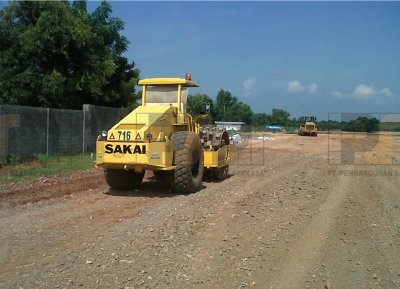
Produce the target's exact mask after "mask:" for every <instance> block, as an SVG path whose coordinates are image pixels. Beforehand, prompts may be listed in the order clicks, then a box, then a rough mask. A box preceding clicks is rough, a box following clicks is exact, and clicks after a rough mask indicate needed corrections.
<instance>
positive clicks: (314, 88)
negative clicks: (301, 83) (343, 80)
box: [308, 82, 318, 94]
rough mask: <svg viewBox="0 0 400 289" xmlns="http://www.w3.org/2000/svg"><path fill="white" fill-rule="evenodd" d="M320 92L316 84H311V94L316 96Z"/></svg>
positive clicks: (309, 88) (309, 89) (309, 90)
mask: <svg viewBox="0 0 400 289" xmlns="http://www.w3.org/2000/svg"><path fill="white" fill-rule="evenodd" d="M317 91H318V86H317V84H316V83H315V82H313V83H312V84H310V86H309V87H308V92H309V93H310V94H316V93H317Z"/></svg>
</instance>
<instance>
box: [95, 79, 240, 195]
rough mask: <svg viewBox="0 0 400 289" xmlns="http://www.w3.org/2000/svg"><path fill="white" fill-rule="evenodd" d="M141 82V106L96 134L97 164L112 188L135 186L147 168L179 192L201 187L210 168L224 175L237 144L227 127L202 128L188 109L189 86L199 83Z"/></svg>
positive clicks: (181, 80)
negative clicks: (230, 138) (224, 128)
mask: <svg viewBox="0 0 400 289" xmlns="http://www.w3.org/2000/svg"><path fill="white" fill-rule="evenodd" d="M139 85H141V86H142V87H143V90H142V105H140V106H139V107H137V108H136V109H135V110H133V111H132V112H131V113H129V114H128V115H127V116H126V117H125V118H123V119H122V120H121V121H119V122H118V123H117V124H115V125H114V126H113V127H112V128H111V129H109V130H108V131H103V132H102V133H101V135H99V136H98V138H97V143H96V166H97V167H99V168H103V169H104V171H105V178H106V180H107V183H108V184H109V185H110V187H111V188H113V189H117V190H130V189H135V188H137V187H139V186H140V184H141V182H142V180H143V177H144V173H145V171H146V170H151V171H153V173H154V175H155V177H157V178H158V179H161V180H163V181H165V182H168V183H169V184H170V186H171V188H172V190H173V191H175V192H178V193H192V192H195V191H197V190H198V189H199V188H200V185H201V182H202V179H203V175H204V173H205V172H207V174H208V175H211V176H213V177H215V178H217V179H222V178H223V177H224V175H226V173H227V172H228V168H229V164H230V163H231V162H232V161H233V157H234V147H233V145H231V144H229V135H228V132H226V131H224V130H217V129H211V128H201V127H200V126H199V124H197V123H196V122H195V121H194V120H193V118H192V116H191V115H190V114H188V113H187V112H186V103H187V96H188V88H189V87H197V86H198V85H197V84H196V83H195V82H194V81H192V80H191V76H190V75H186V77H185V78H149V79H143V80H140V81H139Z"/></svg>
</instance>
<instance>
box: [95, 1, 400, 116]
mask: <svg viewBox="0 0 400 289" xmlns="http://www.w3.org/2000/svg"><path fill="white" fill-rule="evenodd" d="M111 3H112V6H113V15H114V16H116V17H120V18H121V19H122V20H123V21H124V22H125V30H124V31H123V34H124V35H125V36H126V37H127V38H128V40H129V41H130V43H131V44H130V46H129V50H128V51H127V52H126V56H127V57H128V58H129V59H130V60H133V61H135V63H136V65H137V67H138V68H139V69H140V70H141V77H142V78H147V77H162V76H166V77H167V76H170V77H176V76H178V77H183V76H184V75H185V73H191V74H192V76H193V80H195V81H196V82H198V83H199V84H200V88H197V89H194V90H192V91H191V93H192V94H193V93H206V94H208V95H209V96H211V97H212V98H215V96H216V94H217V92H218V91H219V89H221V88H222V89H225V90H228V91H230V92H231V93H232V94H233V95H235V96H237V97H238V98H239V99H240V100H241V101H243V102H246V103H248V104H250V105H251V107H252V109H253V111H254V112H266V113H270V112H271V110H272V108H283V109H285V110H287V111H289V112H290V113H291V114H292V115H293V116H299V115H301V114H312V115H317V116H318V117H319V118H320V119H327V117H328V113H329V112H393V113H394V112H400V81H399V75H400V3H399V2H385V3H380V2H328V3H327V2H115V1H113V2H111ZM96 5H98V3H96V2H91V3H90V4H89V7H90V8H91V9H93V7H95V6H96Z"/></svg>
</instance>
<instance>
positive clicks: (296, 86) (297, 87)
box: [287, 80, 304, 93]
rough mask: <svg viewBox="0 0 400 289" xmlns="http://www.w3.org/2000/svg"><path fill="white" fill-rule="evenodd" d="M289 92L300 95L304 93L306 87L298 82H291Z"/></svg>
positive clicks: (288, 87)
mask: <svg viewBox="0 0 400 289" xmlns="http://www.w3.org/2000/svg"><path fill="white" fill-rule="evenodd" d="M287 90H288V91H289V92H291V93H298V92H302V91H304V86H303V85H302V84H301V83H300V81H298V80H291V81H289V83H288V86H287Z"/></svg>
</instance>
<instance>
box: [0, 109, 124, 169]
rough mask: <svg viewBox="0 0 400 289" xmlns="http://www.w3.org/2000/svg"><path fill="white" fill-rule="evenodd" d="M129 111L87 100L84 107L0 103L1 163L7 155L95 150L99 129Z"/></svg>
mask: <svg viewBox="0 0 400 289" xmlns="http://www.w3.org/2000/svg"><path fill="white" fill-rule="evenodd" d="M128 113H129V111H128V109H126V108H111V107H101V106H94V105H87V104H85V105H84V106H83V110H66V109H48V108H38V107H24V106H11V105H0V163H4V162H5V161H6V160H7V156H8V155H15V156H18V157H21V158H22V159H26V160H29V159H34V158H35V156H36V155H38V154H45V155H54V154H59V153H65V154H76V153H86V152H95V147H96V138H97V136H98V135H99V134H100V132H101V131H102V130H107V129H109V128H110V127H111V126H112V125H113V124H114V123H115V122H117V121H118V120H119V119H121V118H123V117H124V116H125V115H127V114H128Z"/></svg>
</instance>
